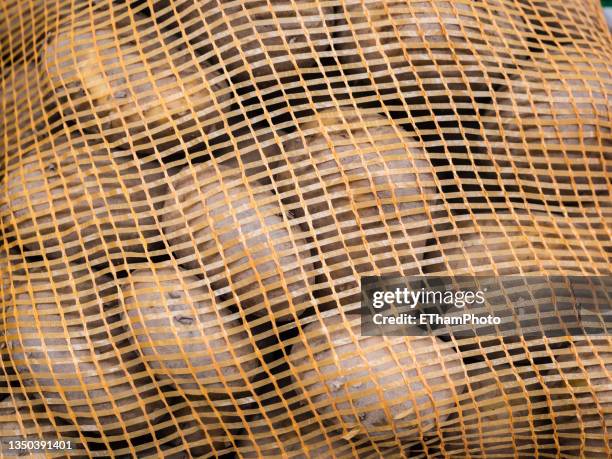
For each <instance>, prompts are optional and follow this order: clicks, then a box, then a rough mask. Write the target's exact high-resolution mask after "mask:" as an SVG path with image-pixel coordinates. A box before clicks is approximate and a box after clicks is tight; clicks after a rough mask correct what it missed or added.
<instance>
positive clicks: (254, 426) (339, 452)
mask: <svg viewBox="0 0 612 459" xmlns="http://www.w3.org/2000/svg"><path fill="white" fill-rule="evenodd" d="M249 427H250V428H249V432H247V433H245V434H244V436H245V437H246V436H248V437H249V439H248V440H247V439H245V440H243V441H242V442H241V444H240V448H239V449H238V457H240V458H244V459H248V458H253V459H255V458H260V457H290V458H293V459H298V458H299V459H307V458H310V457H316V458H320V459H327V458H335V457H348V456H352V455H353V450H352V449H351V444H350V443H348V442H346V441H344V440H342V439H341V438H334V439H330V438H326V436H325V434H324V432H322V431H321V428H320V426H319V424H318V423H317V422H316V421H315V420H314V419H313V417H312V416H300V417H299V418H298V419H297V420H296V421H295V424H294V423H293V422H292V420H291V419H289V418H287V417H285V416H281V419H278V417H274V418H272V419H270V420H268V419H264V418H263V417H262V416H261V415H260V416H257V417H255V418H254V419H251V421H250V422H249Z"/></svg>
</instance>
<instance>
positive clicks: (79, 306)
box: [3, 268, 167, 441]
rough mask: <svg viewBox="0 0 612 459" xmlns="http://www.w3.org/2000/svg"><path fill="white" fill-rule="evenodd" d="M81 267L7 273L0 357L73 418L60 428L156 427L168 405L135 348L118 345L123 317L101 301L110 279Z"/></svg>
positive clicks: (123, 434)
mask: <svg viewBox="0 0 612 459" xmlns="http://www.w3.org/2000/svg"><path fill="white" fill-rule="evenodd" d="M84 272H87V271H83V270H82V269H80V270H79V269H77V268H69V269H66V270H64V271H62V270H58V269H57V268H56V269H54V270H53V271H46V270H41V271H40V272H37V271H30V272H29V273H28V277H29V279H28V280H26V277H25V276H23V277H21V276H19V279H18V278H15V279H13V282H12V286H13V288H14V292H15V293H14V295H12V297H11V299H10V300H9V301H8V303H7V304H6V314H7V318H6V331H5V339H6V342H7V348H6V349H5V350H4V351H3V354H5V355H3V357H4V360H5V361H8V362H10V364H11V365H12V367H13V368H14V370H15V372H16V373H17V377H18V380H19V381H20V382H21V385H22V386H24V387H25V388H27V391H28V392H32V393H33V394H34V395H35V396H37V397H39V398H41V399H43V400H44V402H45V407H46V409H47V411H48V414H49V415H50V416H54V417H57V418H62V419H64V420H65V421H67V422H68V423H69V424H71V425H72V426H71V427H70V428H66V436H68V437H73V438H74V437H75V436H80V435H84V436H86V437H87V436H89V435H91V433H92V432H96V433H101V434H102V439H103V441H109V437H111V436H118V437H117V439H118V440H125V441H129V440H131V439H136V438H138V437H140V436H143V435H146V434H147V433H150V432H154V431H155V430H156V427H155V423H156V421H157V420H159V419H160V418H162V417H164V416H166V415H167V405H165V404H164V403H163V402H162V401H161V398H160V394H159V393H158V392H157V390H156V389H151V387H154V386H152V382H151V380H150V379H148V378H147V376H146V374H143V365H142V362H141V361H139V359H138V356H137V354H135V353H133V352H132V351H129V350H126V349H125V348H124V347H123V344H124V338H123V337H124V336H125V331H124V324H122V323H121V322H120V321H117V320H116V317H117V314H116V311H115V312H114V313H111V312H110V311H111V310H112V306H111V304H110V303H103V302H102V301H103V300H102V298H109V297H111V296H113V291H114V286H113V284H112V282H110V281H109V279H108V278H106V277H105V276H103V275H98V276H96V277H95V278H94V277H93V276H87V275H84V274H83V273H84ZM125 362H128V363H129V365H128V366H126V364H125ZM126 367H127V368H129V371H128V370H126ZM132 372H133V373H132ZM138 373H139V376H138V383H137V382H136V377H135V376H134V374H138ZM141 386H142V387H147V386H149V388H148V389H139V387H141Z"/></svg>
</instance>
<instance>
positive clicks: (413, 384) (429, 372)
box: [289, 315, 464, 446]
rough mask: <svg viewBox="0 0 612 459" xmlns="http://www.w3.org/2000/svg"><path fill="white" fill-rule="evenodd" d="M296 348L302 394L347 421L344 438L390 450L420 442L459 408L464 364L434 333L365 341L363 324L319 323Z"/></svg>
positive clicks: (335, 319)
mask: <svg viewBox="0 0 612 459" xmlns="http://www.w3.org/2000/svg"><path fill="white" fill-rule="evenodd" d="M303 332H304V336H303V337H302V341H301V342H297V343H296V344H294V346H293V347H292V349H291V353H290V356H289V362H290V365H291V370H292V376H293V378H294V379H293V381H294V385H295V387H296V390H297V391H298V392H300V393H302V396H303V397H304V399H305V401H307V402H308V403H309V404H310V405H311V406H313V407H315V408H316V409H317V411H318V412H319V414H320V415H321V416H322V417H323V418H324V419H328V420H330V422H331V421H334V420H336V422H338V421H342V422H343V423H344V424H343V427H344V428H345V429H346V430H348V433H347V434H346V435H345V438H350V437H355V436H364V437H366V438H367V439H369V440H371V441H373V442H375V443H378V444H385V445H387V446H388V443H389V442H390V441H395V442H397V441H398V440H399V441H400V442H401V445H405V444H406V443H410V442H414V441H416V440H418V439H419V436H420V435H421V434H424V433H425V432H427V431H428V430H430V429H433V428H434V426H435V425H436V424H437V423H440V422H443V421H444V420H445V419H446V418H447V417H448V415H449V414H450V413H451V412H452V411H453V410H454V408H453V407H454V403H455V400H456V397H457V394H458V393H461V391H462V390H463V389H462V385H463V383H464V382H463V377H462V372H463V370H462V368H461V360H460V358H459V357H458V355H457V354H455V352H454V351H453V350H452V348H451V347H450V346H449V345H447V344H445V343H443V342H441V341H438V340H437V338H435V337H431V336H417V335H416V333H418V329H415V336H411V337H403V336H402V337H381V336H372V337H367V336H361V334H360V331H359V320H358V319H356V320H353V321H351V322H350V323H349V321H348V319H343V318H342V317H340V316H339V315H334V316H329V317H326V318H325V319H323V323H321V322H318V321H317V322H313V323H312V324H309V325H307V326H306V327H304V329H303Z"/></svg>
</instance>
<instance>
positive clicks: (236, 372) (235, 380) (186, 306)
mask: <svg viewBox="0 0 612 459" xmlns="http://www.w3.org/2000/svg"><path fill="white" fill-rule="evenodd" d="M122 291H123V298H124V300H123V301H124V308H125V310H126V313H127V314H126V317H127V319H128V321H129V323H130V328H131V330H132V333H133V335H134V340H135V342H136V343H137V344H138V347H139V349H140V351H141V353H142V354H143V356H144V359H145V361H146V362H147V364H148V365H149V366H150V367H151V368H152V370H153V372H154V373H155V374H156V375H157V376H158V377H168V378H170V379H171V380H172V381H173V382H174V383H175V385H176V386H177V387H178V388H180V389H182V390H183V391H184V392H185V394H187V395H189V394H193V395H202V394H204V395H206V396H208V397H210V399H211V400H213V403H214V400H227V399H228V397H230V395H231V393H232V392H234V391H236V392H239V391H244V390H246V389H247V388H248V386H249V378H251V377H253V376H254V371H255V369H256V368H257V367H258V362H257V358H256V356H255V353H254V350H253V347H252V345H251V341H249V336H248V335H247V333H246V332H244V331H243V329H242V324H241V323H240V321H239V320H236V319H232V318H228V316H229V315H230V313H229V311H227V309H217V308H216V305H215V303H214V297H213V296H212V294H211V292H210V291H209V289H208V288H207V286H206V282H205V281H202V280H200V279H198V278H197V277H195V276H192V275H188V274H186V273H185V272H183V270H181V269H180V268H174V267H173V266H172V264H171V263H166V264H163V266H162V267H159V268H157V267H156V268H151V269H139V270H136V271H134V272H133V273H132V274H131V275H130V276H129V277H128V278H126V279H125V283H124V285H123V289H122Z"/></svg>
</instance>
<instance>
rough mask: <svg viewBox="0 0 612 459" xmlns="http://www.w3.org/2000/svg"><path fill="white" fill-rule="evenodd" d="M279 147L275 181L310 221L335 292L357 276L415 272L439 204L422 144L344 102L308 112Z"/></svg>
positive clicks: (287, 202)
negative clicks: (432, 211) (432, 214)
mask: <svg viewBox="0 0 612 459" xmlns="http://www.w3.org/2000/svg"><path fill="white" fill-rule="evenodd" d="M301 133H303V134H304V136H303V137H302V134H301ZM283 146H284V149H285V153H284V155H283V156H281V157H279V160H278V161H273V159H274V158H271V162H272V163H273V173H274V181H275V185H276V186H277V187H278V190H279V193H280V196H281V198H282V199H283V202H284V204H285V205H286V207H287V208H288V209H290V210H291V212H294V213H295V215H296V216H298V217H300V220H301V221H303V222H304V224H305V225H308V226H309V229H310V230H311V233H312V234H313V236H314V237H315V241H316V246H317V248H318V250H319V256H320V257H321V258H322V260H323V262H324V271H325V273H326V277H327V276H329V277H327V279H328V282H330V283H332V282H331V279H333V284H334V286H333V288H334V289H335V290H336V291H342V290H346V289H350V288H354V287H355V286H356V282H355V279H357V278H358V277H359V276H364V275H377V274H381V273H395V274H400V273H405V272H413V273H418V264H419V262H420V260H421V259H422V257H423V248H424V246H425V243H426V242H427V239H428V238H429V237H430V231H431V230H430V224H429V222H428V220H429V215H428V214H429V211H430V206H433V205H436V204H437V203H438V192H437V188H436V184H435V181H434V169H433V167H432V165H431V163H430V162H429V161H428V159H427V156H426V153H425V151H424V150H423V149H422V147H421V146H420V145H418V144H416V142H415V141H414V140H412V139H411V138H410V137H409V136H408V135H406V134H405V133H403V131H402V129H401V128H400V127H399V126H397V125H395V124H393V122H391V121H389V120H388V119H386V118H383V117H380V116H378V115H373V114H371V113H368V112H358V111H355V110H353V109H350V108H343V109H341V110H331V109H330V110H322V111H321V112H319V113H318V114H317V115H316V117H313V118H311V119H309V120H308V119H307V120H306V121H304V123H303V124H301V125H300V130H299V131H298V132H297V133H295V134H292V135H290V136H287V138H286V139H285V142H284V143H283ZM328 270H329V271H328ZM328 272H329V274H328ZM330 278H331V279H330Z"/></svg>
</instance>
